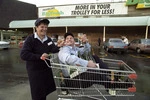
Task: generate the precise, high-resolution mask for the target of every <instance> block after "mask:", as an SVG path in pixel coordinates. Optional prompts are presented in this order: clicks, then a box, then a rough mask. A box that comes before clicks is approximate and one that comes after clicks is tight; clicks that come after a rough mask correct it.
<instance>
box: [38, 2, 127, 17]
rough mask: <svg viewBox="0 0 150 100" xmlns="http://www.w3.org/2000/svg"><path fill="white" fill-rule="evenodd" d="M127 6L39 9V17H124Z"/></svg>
mask: <svg viewBox="0 0 150 100" xmlns="http://www.w3.org/2000/svg"><path fill="white" fill-rule="evenodd" d="M127 8H128V7H127V6H125V5H124V3H100V4H98V3H97V4H80V5H69V6H68V5H66V6H55V7H54V6H53V7H39V8H38V14H39V15H38V16H39V18H41V17H42V18H43V17H60V16H93V15H122V14H127Z"/></svg>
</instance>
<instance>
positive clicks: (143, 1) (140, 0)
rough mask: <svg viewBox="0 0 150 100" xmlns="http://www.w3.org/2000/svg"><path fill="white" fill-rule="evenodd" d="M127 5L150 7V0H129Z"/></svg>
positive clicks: (138, 7) (137, 7)
mask: <svg viewBox="0 0 150 100" xmlns="http://www.w3.org/2000/svg"><path fill="white" fill-rule="evenodd" d="M126 5H127V6H130V5H137V6H136V9H140V8H150V0H127V2H126Z"/></svg>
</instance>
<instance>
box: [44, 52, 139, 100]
mask: <svg viewBox="0 0 150 100" xmlns="http://www.w3.org/2000/svg"><path fill="white" fill-rule="evenodd" d="M85 55H87V56H89V57H87V56H84V57H83V56H82V58H84V59H91V60H94V59H93V58H92V57H91V55H89V54H85ZM80 57H81V56H80ZM101 59H102V61H103V62H104V63H105V64H107V66H109V69H101V68H93V69H92V68H84V67H80V66H71V65H64V64H60V63H59V61H58V57H57V54H51V55H50V59H48V58H46V59H43V60H44V61H45V63H46V64H47V66H48V67H51V68H52V70H53V76H54V80H55V84H56V90H57V94H58V100H127V99H128V98H130V97H133V96H134V94H135V92H136V87H135V80H136V79H137V75H136V72H135V71H134V70H133V69H132V68H130V67H129V66H128V65H127V64H126V63H124V62H123V61H122V60H114V59H106V58H101ZM48 61H50V62H51V65H49V64H48ZM63 71H67V72H68V73H69V75H70V76H69V77H64V76H63V73H62V72H63ZM83 73H86V76H84V78H83V77H82V76H81V75H82V74H83ZM88 74H89V75H91V74H92V75H93V76H90V78H89V76H88ZM98 76H99V78H97V77H98ZM101 76H106V77H108V79H109V80H101Z"/></svg>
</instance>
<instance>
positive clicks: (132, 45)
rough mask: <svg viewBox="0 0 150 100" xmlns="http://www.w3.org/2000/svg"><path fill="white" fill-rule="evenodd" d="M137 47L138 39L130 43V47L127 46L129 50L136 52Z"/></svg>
mask: <svg viewBox="0 0 150 100" xmlns="http://www.w3.org/2000/svg"><path fill="white" fill-rule="evenodd" d="M137 46H138V39H136V40H133V41H131V42H130V45H129V48H130V49H133V50H136V47H137Z"/></svg>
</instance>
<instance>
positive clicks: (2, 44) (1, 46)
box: [0, 41, 10, 49]
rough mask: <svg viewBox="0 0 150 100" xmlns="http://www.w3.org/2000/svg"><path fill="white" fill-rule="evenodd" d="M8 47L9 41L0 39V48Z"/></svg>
mask: <svg viewBox="0 0 150 100" xmlns="http://www.w3.org/2000/svg"><path fill="white" fill-rule="evenodd" d="M9 47H10V42H6V41H0V49H8V48H9Z"/></svg>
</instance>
